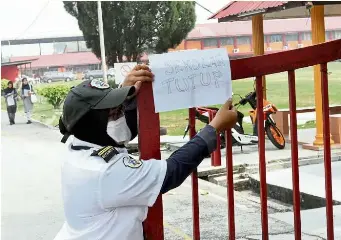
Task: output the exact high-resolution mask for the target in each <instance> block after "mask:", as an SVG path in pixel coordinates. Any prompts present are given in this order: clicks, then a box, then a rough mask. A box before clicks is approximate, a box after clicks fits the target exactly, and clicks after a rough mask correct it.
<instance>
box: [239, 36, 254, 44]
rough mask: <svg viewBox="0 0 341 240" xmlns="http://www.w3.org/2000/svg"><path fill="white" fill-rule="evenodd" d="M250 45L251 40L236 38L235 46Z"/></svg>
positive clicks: (248, 38) (242, 37) (244, 37)
mask: <svg viewBox="0 0 341 240" xmlns="http://www.w3.org/2000/svg"><path fill="white" fill-rule="evenodd" d="M250 43H251V38H250V37H246V36H239V37H237V45H249V44H250Z"/></svg>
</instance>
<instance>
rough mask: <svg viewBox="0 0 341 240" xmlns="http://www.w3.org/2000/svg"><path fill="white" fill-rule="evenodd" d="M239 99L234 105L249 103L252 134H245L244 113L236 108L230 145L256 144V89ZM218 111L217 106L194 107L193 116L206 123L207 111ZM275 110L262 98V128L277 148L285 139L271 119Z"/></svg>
mask: <svg viewBox="0 0 341 240" xmlns="http://www.w3.org/2000/svg"><path fill="white" fill-rule="evenodd" d="M240 98H241V100H240V101H239V102H238V103H236V104H235V105H234V106H235V107H238V106H240V105H246V104H249V105H250V106H251V108H252V110H250V111H249V115H250V118H251V122H252V124H253V135H250V134H245V133H244V128H243V118H244V114H243V113H242V112H240V111H238V110H237V118H238V119H237V123H236V125H235V126H234V127H233V128H232V129H231V135H232V136H231V138H232V146H240V147H241V149H242V147H243V146H247V145H257V144H258V133H257V96H256V91H253V92H250V93H248V94H247V95H246V96H245V97H241V96H240ZM211 110H213V111H218V110H219V109H218V108H214V107H205V108H195V114H196V115H195V117H196V119H198V120H199V121H201V122H203V123H206V124H208V123H209V111H211ZM275 112H277V108H276V106H275V105H274V104H272V103H271V102H269V101H267V100H263V113H264V122H265V125H264V130H265V133H266V135H267V136H268V138H269V140H270V141H271V142H272V144H273V145H275V146H276V147H277V148H279V149H283V148H284V147H285V139H284V136H283V134H282V133H281V131H280V130H279V129H278V127H277V126H276V123H275V121H274V120H273V119H272V117H271V115H272V114H273V113H275ZM188 130H189V125H188V126H187V128H186V129H185V132H184V137H185V136H186V135H187V132H188ZM220 140H221V141H220V142H221V146H220V147H221V148H225V146H226V144H225V135H224V133H220Z"/></svg>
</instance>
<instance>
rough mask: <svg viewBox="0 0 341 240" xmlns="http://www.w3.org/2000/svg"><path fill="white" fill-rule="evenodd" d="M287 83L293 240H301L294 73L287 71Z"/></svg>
mask: <svg viewBox="0 0 341 240" xmlns="http://www.w3.org/2000/svg"><path fill="white" fill-rule="evenodd" d="M288 82H289V110H290V140H291V170H292V190H293V205H294V227H295V240H301V198H300V182H299V179H300V178H299V168H298V140H297V116H296V114H297V113H296V83H295V71H294V70H290V71H288Z"/></svg>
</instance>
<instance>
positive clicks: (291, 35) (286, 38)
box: [285, 33, 298, 42]
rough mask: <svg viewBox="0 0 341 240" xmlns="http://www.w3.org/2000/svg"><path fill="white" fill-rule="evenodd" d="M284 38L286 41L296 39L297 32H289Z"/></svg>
mask: <svg viewBox="0 0 341 240" xmlns="http://www.w3.org/2000/svg"><path fill="white" fill-rule="evenodd" d="M285 40H286V41H287V42H290V41H298V34H297V33H289V34H286V35H285Z"/></svg>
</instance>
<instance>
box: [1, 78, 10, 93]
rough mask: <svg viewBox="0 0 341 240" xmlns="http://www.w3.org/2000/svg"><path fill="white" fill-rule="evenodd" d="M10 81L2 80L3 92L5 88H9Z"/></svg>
mask: <svg viewBox="0 0 341 240" xmlns="http://www.w3.org/2000/svg"><path fill="white" fill-rule="evenodd" d="M8 82H9V80H7V79H1V91H3V90H4V89H5V88H7V84H8Z"/></svg>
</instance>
